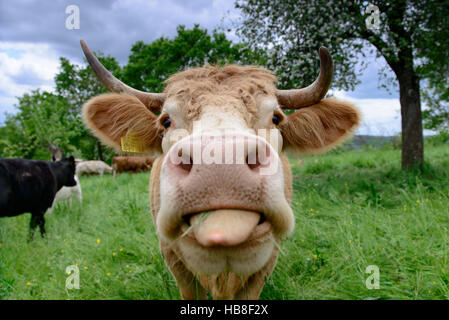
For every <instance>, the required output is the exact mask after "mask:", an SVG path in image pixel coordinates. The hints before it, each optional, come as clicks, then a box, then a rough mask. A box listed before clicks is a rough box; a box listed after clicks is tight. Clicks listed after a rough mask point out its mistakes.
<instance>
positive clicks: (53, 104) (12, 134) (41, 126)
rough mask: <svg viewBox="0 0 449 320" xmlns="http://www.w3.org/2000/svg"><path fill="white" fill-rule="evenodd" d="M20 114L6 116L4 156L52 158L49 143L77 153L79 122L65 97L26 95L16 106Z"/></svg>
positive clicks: (47, 94)
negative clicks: (48, 148)
mask: <svg viewBox="0 0 449 320" xmlns="http://www.w3.org/2000/svg"><path fill="white" fill-rule="evenodd" d="M16 108H17V109H18V113H17V114H15V115H7V117H6V120H5V126H4V127H3V128H2V133H3V135H4V137H5V138H4V140H3V147H2V150H1V151H2V156H7V157H24V158H29V159H32V158H34V159H49V151H48V150H47V146H48V143H49V142H51V143H53V144H57V145H59V146H60V147H61V148H62V149H64V150H66V151H67V152H72V153H73V152H74V153H76V152H77V150H76V148H75V147H74V146H75V145H77V137H78V136H79V132H80V125H81V123H80V121H79V120H78V121H76V117H75V116H74V114H73V113H71V111H70V110H69V109H68V108H67V102H66V101H65V99H64V98H62V97H60V96H58V95H55V94H52V93H49V92H46V91H43V92H41V91H40V90H35V91H32V92H31V93H27V94H24V95H23V96H22V97H20V98H19V101H18V104H16Z"/></svg>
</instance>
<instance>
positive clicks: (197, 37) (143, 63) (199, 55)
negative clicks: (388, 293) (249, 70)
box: [121, 25, 265, 92]
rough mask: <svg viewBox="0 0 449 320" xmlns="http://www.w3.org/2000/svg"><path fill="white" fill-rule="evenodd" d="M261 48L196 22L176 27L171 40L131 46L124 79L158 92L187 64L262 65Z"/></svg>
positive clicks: (165, 39)
mask: <svg viewBox="0 0 449 320" xmlns="http://www.w3.org/2000/svg"><path fill="white" fill-rule="evenodd" d="M264 58H265V56H264V54H263V51H262V50H260V49H257V50H249V49H248V48H247V46H246V45H245V44H233V43H232V42H231V41H230V40H228V39H226V35H225V34H224V33H219V32H217V31H213V33H212V35H209V34H208V32H207V30H205V29H201V28H200V27H199V25H195V26H194V28H193V29H191V30H188V29H185V27H184V26H182V25H181V26H178V28H177V35H176V36H175V38H174V39H172V40H171V39H168V38H164V37H162V38H159V39H157V40H155V41H153V42H151V43H149V44H145V43H144V42H143V41H137V42H136V43H135V44H134V45H133V46H132V48H131V55H130V56H129V62H128V64H127V65H126V66H125V67H124V68H123V78H122V79H121V80H122V81H123V82H125V83H127V84H128V85H130V86H132V87H134V88H136V89H139V90H145V91H151V92H161V91H162V90H163V88H164V80H166V79H167V78H168V77H169V76H170V75H172V74H174V73H176V72H179V71H182V70H184V69H186V68H189V67H199V66H203V65H204V64H205V63H209V64H220V65H222V64H225V63H242V64H265V60H264Z"/></svg>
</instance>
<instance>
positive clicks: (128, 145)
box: [120, 130, 145, 153]
mask: <svg viewBox="0 0 449 320" xmlns="http://www.w3.org/2000/svg"><path fill="white" fill-rule="evenodd" d="M120 142H121V147H122V151H123V152H132V153H145V144H144V142H143V141H142V140H141V139H140V138H139V136H137V135H136V134H135V133H134V132H132V131H131V130H128V132H127V133H126V135H125V136H124V137H121V138H120Z"/></svg>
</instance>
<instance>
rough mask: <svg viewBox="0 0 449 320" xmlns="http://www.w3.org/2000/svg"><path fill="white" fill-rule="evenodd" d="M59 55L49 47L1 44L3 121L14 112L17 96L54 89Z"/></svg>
mask: <svg viewBox="0 0 449 320" xmlns="http://www.w3.org/2000/svg"><path fill="white" fill-rule="evenodd" d="M58 65H59V61H58V54H57V53H56V52H55V51H54V50H52V49H51V48H50V46H49V45H47V44H35V43H14V42H5V41H1V42H0V122H1V121H2V120H3V117H4V113H5V112H13V111H14V108H13V105H14V104H15V103H16V102H17V99H16V97H17V96H22V95H23V94H24V93H26V92H30V91H31V90H35V89H41V90H46V91H52V90H53V79H54V76H55V74H56V72H57V70H58Z"/></svg>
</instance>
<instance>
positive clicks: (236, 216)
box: [190, 210, 260, 247]
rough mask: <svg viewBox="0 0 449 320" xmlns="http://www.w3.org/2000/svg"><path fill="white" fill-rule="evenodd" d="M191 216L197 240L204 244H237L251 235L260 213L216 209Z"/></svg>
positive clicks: (207, 245)
mask: <svg viewBox="0 0 449 320" xmlns="http://www.w3.org/2000/svg"><path fill="white" fill-rule="evenodd" d="M204 215H205V217H204V216H203V214H196V215H193V216H192V217H191V218H190V225H191V226H193V233H194V235H195V238H196V240H197V241H198V242H199V243H200V244H202V245H203V246H206V247H210V246H215V245H221V246H235V245H238V244H240V243H242V242H244V241H245V240H247V239H248V237H249V236H250V235H251V233H252V232H253V230H254V229H255V228H256V226H257V224H258V222H259V219H260V214H258V213H256V212H252V211H242V210H215V211H212V212H209V213H207V214H204Z"/></svg>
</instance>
